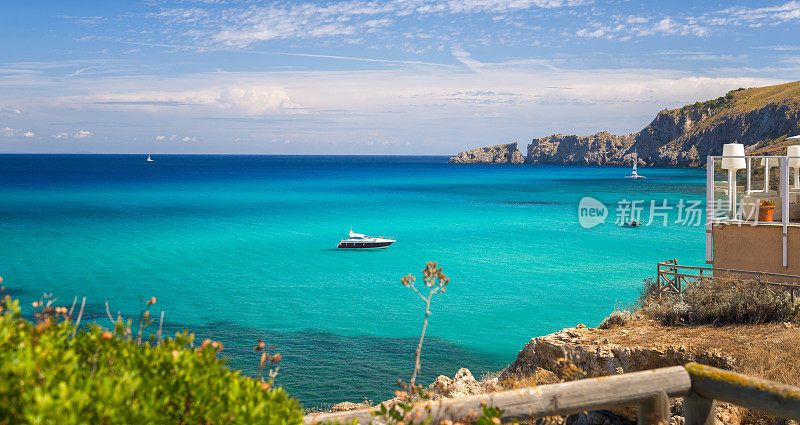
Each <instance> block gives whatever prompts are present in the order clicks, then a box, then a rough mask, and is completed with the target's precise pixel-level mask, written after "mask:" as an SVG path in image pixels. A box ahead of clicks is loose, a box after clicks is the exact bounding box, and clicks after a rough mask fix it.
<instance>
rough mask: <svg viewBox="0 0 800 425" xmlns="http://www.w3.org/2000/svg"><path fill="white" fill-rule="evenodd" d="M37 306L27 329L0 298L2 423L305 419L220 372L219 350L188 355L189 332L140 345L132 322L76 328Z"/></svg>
mask: <svg viewBox="0 0 800 425" xmlns="http://www.w3.org/2000/svg"><path fill="white" fill-rule="evenodd" d="M153 302H155V300H153ZM35 304H36V303H35ZM149 305H150V303H148V306H149ZM35 307H39V308H41V310H40V311H39V312H37V313H36V319H35V321H34V322H32V321H28V320H25V319H23V318H21V317H20V306H19V302H18V301H16V300H12V299H11V298H10V297H9V296H6V297H5V298H4V299H3V300H0V424H21V423H52V424H54V423H58V424H77V423H81V424H223V423H240V424H247V423H263V424H300V423H301V422H302V413H301V410H300V406H299V404H298V402H297V401H296V400H295V399H292V398H290V397H289V396H288V395H287V394H286V392H284V391H283V390H282V389H280V388H271V384H272V382H271V381H266V382H265V381H260V380H255V379H251V378H248V377H245V376H241V374H240V373H239V372H235V371H232V370H231V369H228V368H227V367H225V365H224V360H222V359H220V358H218V356H217V355H218V353H219V351H220V350H221V349H222V345H221V344H218V343H216V342H211V341H210V340H206V341H203V344H201V345H200V346H198V347H197V348H193V347H192V338H193V335H187V333H186V332H184V333H179V334H176V335H175V337H174V338H164V339H159V338H158V337H157V336H155V335H151V336H150V338H149V342H148V341H145V342H143V343H141V344H140V343H139V342H137V339H138V338H136V337H135V336H134V335H133V334H132V332H131V329H130V324H131V322H130V321H127V322H123V321H122V320H118V321H117V324H116V328H115V329H114V330H113V331H111V330H106V329H103V328H101V327H100V326H98V325H97V324H92V325H89V326H88V327H83V328H80V329H77V327H76V325H75V324H73V323H72V321H71V320H70V319H69V317H70V315H71V311H67V309H66V307H56V308H54V307H51V306H50V303H47V304H46V305H44V306H43V305H41V304H39V305H38V306H37V305H35ZM148 315H149V313H146V312H145V314H144V315H143V318H144V323H145V325H146V324H147V323H148ZM159 333H160V331H159ZM263 363H264V360H263V357H262V364H263ZM262 369H263V365H262Z"/></svg>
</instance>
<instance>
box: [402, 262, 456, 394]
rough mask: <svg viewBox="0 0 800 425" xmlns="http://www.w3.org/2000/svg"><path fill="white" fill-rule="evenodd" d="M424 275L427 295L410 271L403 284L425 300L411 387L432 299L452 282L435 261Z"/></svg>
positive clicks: (415, 378) (427, 267) (417, 365)
mask: <svg viewBox="0 0 800 425" xmlns="http://www.w3.org/2000/svg"><path fill="white" fill-rule="evenodd" d="M422 276H423V279H424V281H425V286H427V287H428V296H427V297H426V296H424V295H422V292H420V291H419V290H418V289H417V288H416V287H415V286H414V282H416V280H417V278H416V277H415V276H412V275H411V274H410V273H409V274H408V276H406V277H404V278H403V279H402V282H403V285H404V286H405V287H407V288H411V289H412V290H413V291H414V292H416V293H417V295H419V297H420V298H421V299H422V301H423V302H425V320H424V321H423V322H422V333H421V334H420V336H419V344H418V345H417V351H416V352H414V373H412V374H411V381H410V382H409V384H410V386H411V388H414V382H415V381H416V380H417V374H418V373H419V369H420V360H419V357H420V353H422V341H423V340H424V339H425V330H426V329H427V328H428V316H430V315H431V299H432V298H433V296H434V295H435V294H439V293H444V291H445V290H446V289H447V284H448V283H450V279H449V278H448V277H447V276H446V275H445V274H444V273H442V268H441V267H437V265H436V262H435V261H429V262H428V264H427V265H426V266H425V268H424V269H422Z"/></svg>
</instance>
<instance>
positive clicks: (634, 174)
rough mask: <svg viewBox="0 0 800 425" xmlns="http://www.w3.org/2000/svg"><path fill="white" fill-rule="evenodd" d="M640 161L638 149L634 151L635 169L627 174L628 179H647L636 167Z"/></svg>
mask: <svg viewBox="0 0 800 425" xmlns="http://www.w3.org/2000/svg"><path fill="white" fill-rule="evenodd" d="M637 162H639V156H638V155H637V154H636V151H634V152H633V170H632V171H631V174H630V175H629V176H625V178H626V179H646V178H647V177H645V176H640V175H639V172H638V170H637V168H636V163H637Z"/></svg>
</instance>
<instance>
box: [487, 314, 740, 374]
mask: <svg viewBox="0 0 800 425" xmlns="http://www.w3.org/2000/svg"><path fill="white" fill-rule="evenodd" d="M592 331H593V329H589V328H586V327H583V328H581V327H575V328H567V329H562V330H560V331H558V332H555V333H552V334H550V335H546V336H541V337H537V338H533V339H531V341H530V342H529V343H527V344H526V345H525V347H523V348H522V350H521V351H520V352H519V354H518V355H517V359H516V360H514V362H513V363H511V364H510V365H509V366H508V368H506V369H505V370H503V372H501V373H500V376H499V380H500V382H503V381H504V380H507V379H515V378H516V377H519V376H530V375H532V374H535V373H536V371H537V369H545V370H549V371H551V372H553V373H555V374H556V376H558V377H559V378H562V379H563V378H570V377H569V376H565V374H567V373H569V371H565V370H564V368H563V367H562V364H563V359H564V358H565V357H566V358H567V359H569V360H570V361H571V362H572V363H573V364H574V365H575V366H577V367H578V368H580V369H581V370H582V371H583V373H585V377H587V378H592V377H598V376H608V375H617V374H621V373H627V372H636V371H640V370H647V369H656V368H661V367H668V366H679V365H684V364H686V363H690V362H697V363H702V364H706V365H709V366H714V367H717V368H720V369H727V370H731V369H733V366H734V364H735V359H734V358H733V357H731V356H728V355H725V354H724V353H722V352H721V351H719V350H691V349H689V348H687V347H684V346H680V345H665V346H659V345H655V344H654V345H652V346H647V347H641V346H636V345H634V346H622V345H617V344H609V343H607V342H606V341H596V340H592Z"/></svg>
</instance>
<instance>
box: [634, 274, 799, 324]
mask: <svg viewBox="0 0 800 425" xmlns="http://www.w3.org/2000/svg"><path fill="white" fill-rule="evenodd" d="M639 308H640V311H641V313H642V314H644V315H646V316H648V317H650V318H652V319H655V320H657V321H659V322H660V323H662V324H665V325H680V324H684V325H702V324H713V325H728V324H762V323H774V322H792V321H798V322H800V306H796V305H794V304H793V303H792V300H791V299H790V297H789V296H788V295H787V294H785V293H783V292H780V291H775V290H774V289H773V287H771V286H769V285H766V284H764V283H762V282H759V281H752V280H737V279H720V278H717V279H703V280H701V281H700V282H698V283H695V284H691V285H689V286H688V287H687V288H685V290H684V292H682V293H681V294H680V295H670V294H663V295H661V296H660V297H659V287H658V284H657V283H656V282H654V281H653V280H652V279H648V280H646V281H645V286H644V289H643V290H642V294H641V297H640V299H639Z"/></svg>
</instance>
